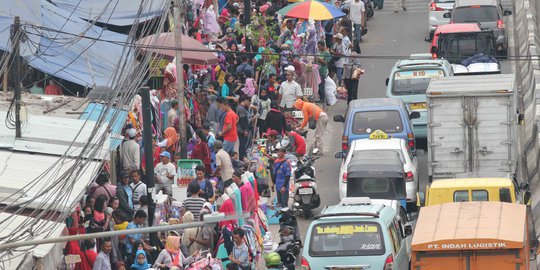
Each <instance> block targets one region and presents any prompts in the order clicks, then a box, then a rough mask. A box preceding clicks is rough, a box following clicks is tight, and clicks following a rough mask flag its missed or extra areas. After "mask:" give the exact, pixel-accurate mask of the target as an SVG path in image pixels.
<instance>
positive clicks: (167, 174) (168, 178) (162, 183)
mask: <svg viewBox="0 0 540 270" xmlns="http://www.w3.org/2000/svg"><path fill="white" fill-rule="evenodd" d="M170 160H171V154H170V153H169V152H167V151H165V152H163V153H161V162H160V163H158V165H156V167H155V168H154V173H155V176H156V177H155V180H156V183H155V190H156V193H158V192H159V191H160V190H164V192H163V193H164V194H167V195H169V196H172V182H173V180H174V178H175V176H176V167H174V164H172V163H171V162H170Z"/></svg>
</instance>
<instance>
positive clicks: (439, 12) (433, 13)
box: [428, 0, 454, 40]
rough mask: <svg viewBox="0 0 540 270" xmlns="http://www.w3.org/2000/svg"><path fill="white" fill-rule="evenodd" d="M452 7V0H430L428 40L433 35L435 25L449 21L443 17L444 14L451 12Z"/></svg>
mask: <svg viewBox="0 0 540 270" xmlns="http://www.w3.org/2000/svg"><path fill="white" fill-rule="evenodd" d="M453 7H454V0H431V2H430V3H429V13H428V18H429V19H428V29H429V40H431V38H432V37H433V34H434V33H435V29H437V27H439V26H441V25H446V24H448V23H450V19H449V18H445V17H444V14H445V13H448V12H452V8H453Z"/></svg>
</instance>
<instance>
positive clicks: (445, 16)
mask: <svg viewBox="0 0 540 270" xmlns="http://www.w3.org/2000/svg"><path fill="white" fill-rule="evenodd" d="M443 18H445V19H450V18H452V13H450V12H446V13H444V14H443Z"/></svg>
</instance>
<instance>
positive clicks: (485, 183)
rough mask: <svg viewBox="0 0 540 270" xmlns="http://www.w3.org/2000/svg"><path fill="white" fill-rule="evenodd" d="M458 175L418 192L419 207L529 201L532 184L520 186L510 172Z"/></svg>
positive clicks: (526, 202) (524, 202)
mask: <svg viewBox="0 0 540 270" xmlns="http://www.w3.org/2000/svg"><path fill="white" fill-rule="evenodd" d="M457 177H458V178H453V179H440V180H436V181H433V183H432V184H431V186H427V187H426V193H425V194H424V193H423V192H418V193H417V200H416V201H417V203H418V206H432V205H437V204H442V203H449V202H469V201H491V202H493V201H495V202H508V203H521V204H530V198H531V193H530V191H529V184H528V183H526V182H521V183H520V184H519V185H518V184H517V183H516V182H515V181H513V180H512V179H511V177H510V176H509V175H508V174H507V175H504V174H498V175H497V174H492V175H490V176H488V174H486V173H483V175H482V176H480V174H477V173H469V174H458V175H457Z"/></svg>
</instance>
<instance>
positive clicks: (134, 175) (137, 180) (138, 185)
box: [130, 171, 147, 210]
mask: <svg viewBox="0 0 540 270" xmlns="http://www.w3.org/2000/svg"><path fill="white" fill-rule="evenodd" d="M130 177H131V184H130V186H131V189H133V206H134V210H139V199H140V198H141V196H142V195H146V193H147V192H146V184H145V183H143V182H142V181H141V175H140V174H139V171H131V173H130Z"/></svg>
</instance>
